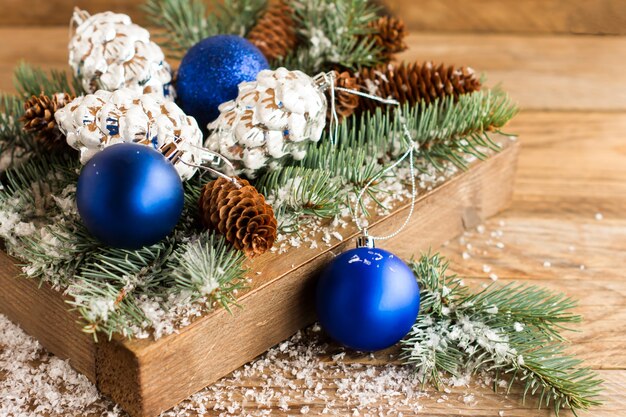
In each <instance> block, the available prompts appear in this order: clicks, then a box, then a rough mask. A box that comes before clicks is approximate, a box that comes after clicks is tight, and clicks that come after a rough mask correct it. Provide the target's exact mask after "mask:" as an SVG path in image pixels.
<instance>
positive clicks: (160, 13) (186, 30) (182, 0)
mask: <svg viewBox="0 0 626 417" xmlns="http://www.w3.org/2000/svg"><path fill="white" fill-rule="evenodd" d="M265 6H266V0H226V1H224V2H218V1H216V0H213V1H211V3H210V5H209V9H210V10H212V12H211V13H209V12H208V11H207V6H206V4H205V2H203V1H202V0H147V1H146V3H145V5H144V6H143V9H144V11H145V12H146V13H147V15H148V21H149V22H150V23H151V24H153V25H154V26H156V27H158V28H160V29H161V30H162V31H161V33H160V34H158V35H157V39H159V40H160V44H161V45H162V46H163V48H165V49H166V50H168V52H169V53H170V55H171V56H172V57H175V58H181V57H182V56H183V55H184V54H185V52H186V51H187V50H188V49H189V48H191V47H192V46H193V45H195V44H196V43H198V42H199V41H201V40H203V39H205V38H207V37H209V36H214V35H219V34H234V35H239V36H245V35H246V34H247V33H248V31H249V30H250V28H251V27H252V26H253V25H254V23H256V20H257V18H258V16H259V14H260V13H261V11H262V10H263V9H264V8H265Z"/></svg>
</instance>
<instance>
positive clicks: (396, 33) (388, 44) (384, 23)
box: [369, 16, 407, 60]
mask: <svg viewBox="0 0 626 417" xmlns="http://www.w3.org/2000/svg"><path fill="white" fill-rule="evenodd" d="M369 27H370V28H371V29H373V30H374V32H373V33H371V34H370V35H369V36H370V38H372V39H374V41H375V43H376V46H378V47H380V48H381V49H382V51H383V52H382V53H383V56H384V57H385V59H387V60H391V58H392V56H393V54H397V53H398V52H402V51H404V50H406V49H407V45H406V43H405V42H404V38H405V37H406V31H405V28H404V22H403V21H402V20H400V19H397V18H395V17H390V16H382V17H379V18H378V19H376V20H374V21H373V22H371V23H370V24H369Z"/></svg>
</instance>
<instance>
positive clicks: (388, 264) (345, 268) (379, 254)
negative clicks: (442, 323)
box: [316, 247, 420, 352]
mask: <svg viewBox="0 0 626 417" xmlns="http://www.w3.org/2000/svg"><path fill="white" fill-rule="evenodd" d="M419 305H420V292H419V287H418V285H417V281H416V279H415V276H414V275H413V271H411V269H410V268H409V267H408V266H407V265H406V264H405V263H404V262H403V261H402V260H401V259H400V258H398V257H397V256H395V255H394V254H392V253H390V252H387V251H385V250H382V249H377V248H373V247H372V248H370V247H359V248H356V249H351V250H349V251H347V252H344V253H342V254H341V255H339V256H337V257H336V258H335V259H333V260H332V261H331V263H330V265H328V266H327V267H326V270H325V271H324V272H323V273H322V275H321V277H320V279H319V282H318V285H317V300H316V308H317V316H318V319H319V321H320V323H321V325H322V328H323V329H324V330H325V331H326V332H327V333H328V334H329V335H330V337H332V338H333V339H334V340H335V341H337V342H339V343H341V344H342V345H344V346H347V347H349V348H352V349H355V350H360V351H366V352H372V351H376V350H380V349H385V348H388V347H390V346H392V345H394V344H395V343H397V342H398V341H399V340H400V339H402V338H403V337H404V336H405V335H406V334H407V333H408V332H409V330H410V329H411V327H412V326H413V324H414V323H415V319H416V318H417V314H418V312H419Z"/></svg>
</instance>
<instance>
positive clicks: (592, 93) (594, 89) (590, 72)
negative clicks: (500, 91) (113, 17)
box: [0, 26, 626, 130]
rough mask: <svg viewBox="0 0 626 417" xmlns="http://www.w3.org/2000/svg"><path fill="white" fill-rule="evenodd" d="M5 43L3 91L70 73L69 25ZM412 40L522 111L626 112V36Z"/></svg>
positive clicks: (424, 56)
mask: <svg viewBox="0 0 626 417" xmlns="http://www.w3.org/2000/svg"><path fill="white" fill-rule="evenodd" d="M625 27H626V26H625ZM0 39H11V40H12V42H10V43H8V44H5V45H3V47H2V48H0V90H2V91H10V92H13V91H15V89H14V87H13V84H12V74H13V69H14V67H15V65H16V64H17V63H18V62H19V61H20V60H26V61H28V62H31V63H33V64H34V65H38V66H43V67H45V68H56V69H67V68H68V66H67V28H65V27H55V28H0ZM41 39H45V40H46V42H41ZM408 42H409V44H410V45H411V48H410V50H409V51H407V52H405V53H404V54H402V55H401V56H400V59H404V60H407V61H416V60H420V61H424V60H433V61H436V62H446V63H449V64H455V65H469V66H471V67H473V68H474V69H475V70H477V71H479V72H481V73H483V72H484V73H485V74H487V75H488V84H489V85H496V84H498V83H500V84H502V87H503V88H504V89H505V90H507V91H508V92H509V93H510V94H511V97H512V98H513V99H514V100H515V101H516V102H518V103H519V104H520V106H521V107H522V108H523V109H532V110H543V109H548V110H577V111H578V110H586V111H588V110H593V111H602V110H610V111H615V110H626V72H624V71H622V70H621V67H622V62H621V61H622V57H623V56H624V54H625V53H626V38H619V37H604V38H600V37H577V36H533V37H524V36H517V35H450V34H434V33H424V34H414V35H412V36H410V37H409V38H408ZM528 128H529V129H532V127H530V126H529V127H528ZM535 130H536V127H535Z"/></svg>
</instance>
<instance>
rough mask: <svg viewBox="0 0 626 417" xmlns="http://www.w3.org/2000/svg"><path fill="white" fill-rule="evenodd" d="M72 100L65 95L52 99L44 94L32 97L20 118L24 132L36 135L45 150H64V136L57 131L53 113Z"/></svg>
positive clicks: (55, 95)
mask: <svg viewBox="0 0 626 417" xmlns="http://www.w3.org/2000/svg"><path fill="white" fill-rule="evenodd" d="M73 99H74V97H70V95H69V94H67V93H58V94H54V95H53V96H52V97H49V96H47V95H45V94H44V93H41V94H40V95H39V97H37V96H32V97H31V98H30V99H29V100H27V101H26V102H25V103H24V114H23V115H22V117H21V118H20V121H21V122H22V123H23V124H24V130H25V131H27V132H31V133H36V134H37V139H38V140H39V142H40V143H41V144H42V145H43V146H44V147H45V148H46V149H47V150H50V151H53V150H59V149H62V148H64V147H65V146H67V143H66V141H65V135H63V133H62V132H61V130H59V127H58V126H57V122H56V120H55V119H54V113H55V112H56V111H57V110H58V109H60V108H61V107H64V106H65V105H66V104H67V103H69V102H70V101H72V100H73Z"/></svg>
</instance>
